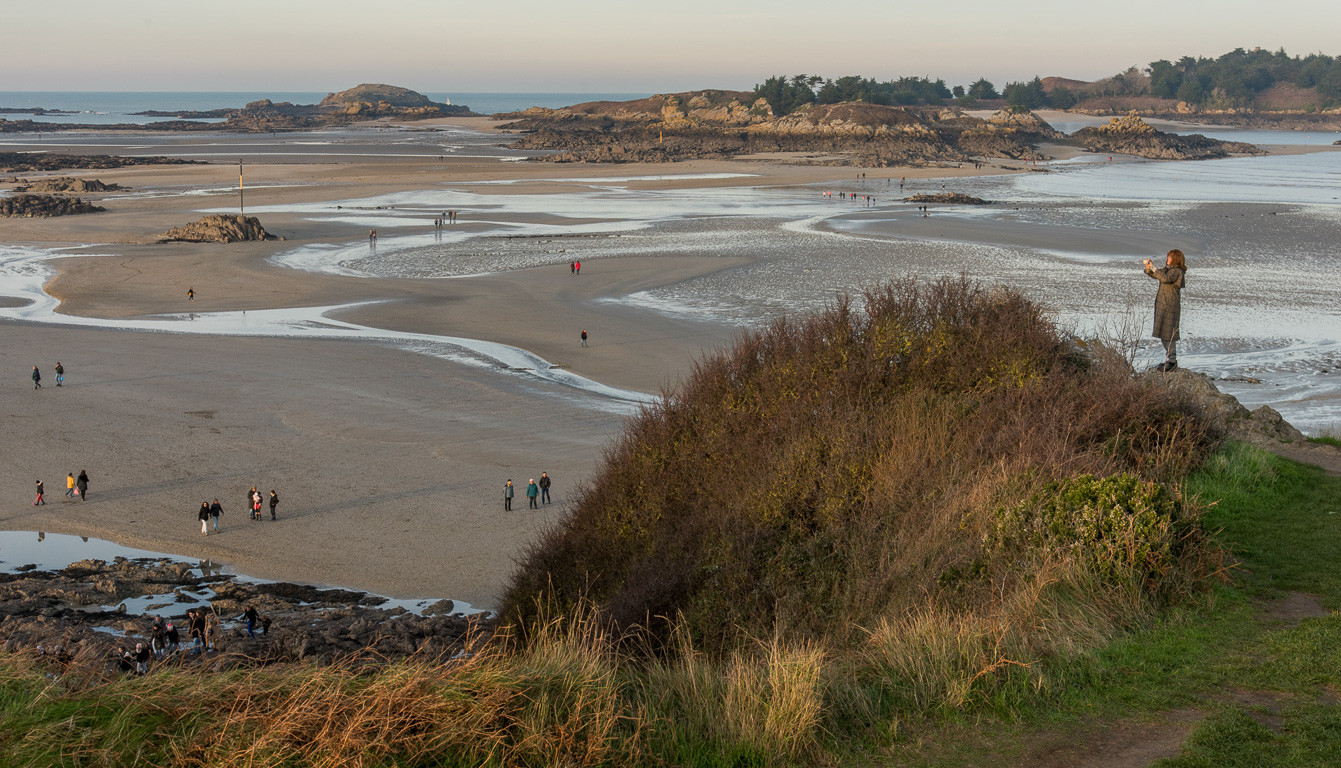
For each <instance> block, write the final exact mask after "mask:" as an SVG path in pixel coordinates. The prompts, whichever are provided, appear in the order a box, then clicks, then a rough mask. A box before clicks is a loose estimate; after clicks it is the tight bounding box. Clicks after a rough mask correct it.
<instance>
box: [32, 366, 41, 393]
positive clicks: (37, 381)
mask: <svg viewBox="0 0 1341 768" xmlns="http://www.w3.org/2000/svg"><path fill="white" fill-rule="evenodd" d="M41 388H42V372H41V371H39V370H37V366H35V365H34V366H33V389H41Z"/></svg>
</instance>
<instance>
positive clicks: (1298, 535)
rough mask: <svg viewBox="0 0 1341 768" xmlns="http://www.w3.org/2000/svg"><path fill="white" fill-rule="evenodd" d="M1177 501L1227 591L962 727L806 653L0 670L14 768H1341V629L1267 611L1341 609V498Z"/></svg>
mask: <svg viewBox="0 0 1341 768" xmlns="http://www.w3.org/2000/svg"><path fill="white" fill-rule="evenodd" d="M1186 491H1187V493H1189V494H1200V495H1201V496H1203V498H1205V499H1207V500H1212V499H1218V500H1219V501H1218V503H1217V504H1216V505H1215V506H1214V507H1213V510H1212V512H1211V515H1210V517H1209V518H1208V521H1207V522H1208V523H1209V524H1210V525H1211V526H1212V527H1213V528H1219V529H1221V532H1220V536H1221V537H1222V539H1223V540H1224V541H1225V542H1227V543H1229V544H1230V545H1232V546H1233V547H1234V549H1235V552H1236V553H1237V556H1238V557H1239V558H1240V563H1239V564H1238V567H1237V568H1235V570H1234V581H1233V583H1232V584H1227V585H1225V586H1223V587H1220V588H1217V589H1216V590H1215V591H1214V592H1213V593H1212V594H1210V595H1208V596H1207V597H1206V599H1205V601H1204V604H1203V605H1200V606H1193V607H1188V608H1184V609H1182V610H1179V611H1176V612H1175V613H1174V614H1172V615H1169V616H1167V617H1166V618H1164V619H1161V620H1159V621H1158V622H1155V623H1153V625H1152V626H1149V627H1148V628H1147V629H1145V630H1143V631H1139V632H1136V633H1132V634H1127V635H1125V636H1123V637H1122V638H1121V639H1119V640H1117V641H1114V642H1111V643H1108V644H1106V645H1104V646H1103V647H1102V648H1101V649H1100V650H1098V651H1092V652H1088V653H1077V654H1076V655H1075V656H1074V657H1073V658H1069V659H1068V658H1053V659H1050V660H1048V661H1047V662H1046V663H1044V664H1043V665H1042V668H1041V669H1034V670H1030V671H1029V673H1028V674H1025V673H1021V674H1019V675H1018V676H1015V677H1011V676H1009V675H1007V676H1006V677H1005V678H1003V679H1002V680H1001V681H1000V682H999V683H994V684H991V685H987V686H983V687H982V688H981V690H980V693H981V695H972V696H969V697H967V698H966V699H965V703H964V705H963V706H957V707H947V706H946V705H945V704H944V702H943V699H937V698H936V697H934V696H933V697H931V698H930V699H928V701H929V702H930V703H929V704H924V705H923V706H924V708H923V709H922V710H921V712H920V713H919V711H917V710H916V709H911V708H910V706H916V705H917V704H918V702H917V701H916V700H915V699H914V698H907V690H908V689H902V693H900V690H901V689H897V688H894V689H889V688H881V686H880V681H878V680H875V681H873V680H872V678H871V676H870V674H869V672H870V670H869V667H868V668H865V672H864V675H863V674H858V672H859V671H860V669H861V664H862V660H860V659H841V658H840V659H824V658H823V653H822V652H821V651H819V650H818V649H816V648H810V649H807V648H806V647H804V646H801V647H785V646H777V645H774V646H768V647H766V648H765V652H764V654H763V657H762V658H748V659H743V660H737V661H732V662H730V663H728V664H724V665H719V664H715V663H713V662H710V661H708V660H706V659H704V658H702V657H700V656H697V655H695V654H684V655H681V656H678V657H672V658H668V659H667V660H666V661H664V662H661V663H654V664H652V665H640V664H630V663H618V662H612V661H611V659H610V657H609V656H608V655H606V654H603V653H602V652H601V651H600V650H599V646H600V642H599V639H598V638H597V639H593V635H592V633H591V632H590V631H589V628H588V630H586V631H567V632H565V631H564V630H562V629H557V630H556V631H555V632H554V634H553V636H552V637H549V638H540V639H539V640H537V641H536V642H534V643H533V644H532V646H531V648H530V649H528V651H527V652H525V653H524V654H520V655H510V654H507V653H504V652H501V651H493V652H486V653H482V654H481V655H480V656H478V657H476V659H473V660H472V661H470V662H467V663H464V664H456V665H450V666H434V665H394V666H391V667H388V668H383V669H380V670H377V671H375V672H372V673H355V672H352V671H343V672H342V671H341V670H338V669H325V668H312V667H303V668H298V669H293V670H283V669H268V670H267V669H262V670H254V671H250V672H237V673H228V674H225V675H219V676H212V677H211V676H201V675H195V674H191V673H177V672H172V671H171V670H165V671H163V672H158V673H155V674H152V675H150V676H148V677H145V678H141V679H132V680H120V679H115V678H113V679H110V680H107V681H103V682H98V681H97V680H96V679H95V678H90V679H88V680H87V681H80V680H79V679H77V678H74V677H67V680H66V681H65V682H64V683H54V684H53V683H52V681H49V680H47V679H45V678H44V677H43V675H42V674H41V673H40V671H37V670H35V669H34V667H33V666H31V665H30V664H26V663H24V662H23V661H22V660H20V659H16V658H14V657H5V656H0V765H6V766H9V765H14V766H48V765H80V766H83V765H90V766H91V765H137V764H143V765H200V764H209V765H239V766H240V765H280V764H283V765H323V766H325V765H360V766H363V765H366V766H373V765H402V766H409V765H425V766H427V765H482V764H497V765H552V764H559V763H563V764H571V765H635V764H641V765H662V764H666V763H670V764H681V765H723V766H725V765H766V764H777V763H779V762H787V761H788V760H787V758H789V757H790V758H791V760H790V762H793V763H794V764H807V765H809V764H828V765H840V764H842V765H847V764H862V763H875V764H884V763H888V762H894V763H897V764H901V765H905V764H906V765H937V766H940V765H945V766H951V765H953V766H960V765H963V766H974V765H988V764H1001V765H1011V764H1025V763H1028V764H1040V763H1041V764H1052V765H1064V764H1072V763H1073V762H1075V761H1071V762H1067V761H1059V760H1057V759H1055V756H1053V759H1051V760H1049V759H1048V758H1049V756H1048V755H1047V754H1046V752H1047V750H1048V749H1050V748H1051V747H1050V745H1062V746H1063V747H1065V748H1069V749H1083V748H1084V747H1083V746H1078V745H1085V744H1090V743H1095V742H1096V741H1100V740H1102V738H1103V737H1104V736H1105V735H1111V734H1113V733H1117V734H1119V736H1121V737H1122V738H1125V739H1127V740H1129V741H1131V740H1141V739H1145V738H1147V737H1148V736H1149V731H1148V729H1150V728H1154V727H1155V726H1151V725H1149V724H1150V723H1154V722H1157V721H1159V720H1161V719H1165V718H1167V717H1168V715H1167V713H1169V712H1175V713H1178V714H1179V716H1180V717H1183V718H1185V719H1186V718H1200V720H1199V723H1198V724H1197V725H1196V726H1195V729H1193V731H1192V733H1191V736H1190V738H1187V739H1186V740H1185V741H1184V740H1183V734H1182V733H1181V732H1180V733H1179V734H1178V740H1177V741H1175V742H1174V743H1175V744H1176V743H1178V742H1183V743H1184V749H1183V751H1182V753H1181V754H1180V755H1179V756H1178V757H1177V758H1175V759H1173V760H1169V761H1167V762H1165V763H1164V764H1163V765H1165V766H1166V767H1167V766H1178V767H1179V768H1182V767H1183V766H1189V767H1190V766H1203V765H1204V766H1211V765H1215V766H1222V765H1227V766H1235V765H1245V766H1246V765H1281V766H1285V765H1290V766H1295V765H1304V766H1308V765H1319V766H1321V765H1335V764H1339V763H1341V707H1337V706H1336V704H1335V702H1336V696H1335V691H1336V688H1337V686H1338V684H1341V680H1339V679H1338V678H1341V671H1339V670H1341V651H1338V649H1341V617H1338V616H1337V615H1335V614H1333V615H1331V616H1328V617H1323V618H1316V619H1308V620H1305V621H1304V622H1302V623H1301V624H1299V625H1298V626H1285V625H1283V624H1281V623H1279V622H1277V621H1275V620H1274V619H1273V614H1272V613H1271V611H1270V609H1269V606H1271V605H1272V601H1274V600H1277V599H1278V598H1280V597H1281V596H1283V595H1288V594H1289V593H1292V592H1296V591H1302V592H1309V593H1313V594H1316V595H1319V596H1320V600H1321V603H1322V605H1324V606H1325V607H1327V608H1328V609H1332V610H1335V609H1336V608H1337V607H1341V573H1338V572H1337V569H1336V568H1335V567H1334V561H1335V556H1334V553H1336V552H1338V551H1341V514H1338V512H1339V511H1341V501H1338V499H1341V493H1339V492H1341V479H1338V478H1334V477H1327V476H1325V475H1323V474H1322V473H1321V472H1320V471H1318V470H1316V469H1314V468H1310V467H1305V466H1302V465H1298V464H1294V463H1291V462H1287V461H1285V460H1282V459H1277V458H1275V457H1273V456H1270V455H1268V454H1265V453H1262V452H1260V451H1257V450H1255V449H1250V448H1246V447H1242V446H1231V447H1230V448H1229V449H1227V450H1226V451H1222V452H1221V453H1220V454H1217V455H1216V456H1214V457H1212V459H1211V461H1210V462H1209V463H1208V465H1207V468H1206V469H1204V470H1202V471H1201V472H1199V473H1197V474H1196V475H1194V476H1193V477H1192V478H1190V479H1189V481H1188V482H1187V484H1186ZM927 650H928V655H929V656H930V654H931V649H930V648H928V649H927ZM845 669H846V670H848V671H849V672H850V673H852V674H850V676H849V677H848V678H847V679H844V678H842V677H841V676H835V673H841V672H842V671H843V670H845ZM818 675H826V676H830V677H831V679H830V680H829V681H828V684H827V685H826V686H817V685H816V684H815V678H816V676H818ZM889 690H892V691H894V695H895V696H896V698H895V700H894V701H893V703H891V702H890V701H889V700H885V701H881V700H880V697H881V695H882V694H881V692H882V691H889ZM971 692H972V691H971ZM899 695H902V696H905V698H902V699H899V698H897V697H898V696H899ZM798 734H799V735H800V736H799V737H798V736H797V735H798ZM891 744H892V746H891ZM1090 756H1091V757H1092V756H1093V755H1090Z"/></svg>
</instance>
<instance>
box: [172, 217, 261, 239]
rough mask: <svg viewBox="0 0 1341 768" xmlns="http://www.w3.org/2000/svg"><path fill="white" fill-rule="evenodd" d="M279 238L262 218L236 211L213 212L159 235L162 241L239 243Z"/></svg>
mask: <svg viewBox="0 0 1341 768" xmlns="http://www.w3.org/2000/svg"><path fill="white" fill-rule="evenodd" d="M277 239H279V238H277V237H275V236H274V235H272V234H270V233H269V232H266V231H265V228H264V227H262V226H261V220H260V219H258V218H256V217H255V216H242V215H240V214H235V213H224V214H211V215H209V216H206V217H205V218H203V219H201V220H200V221H193V222H191V223H190V224H187V225H185V226H181V227H174V228H173V229H170V230H168V231H167V232H164V233H163V234H161V235H159V236H158V242H160V243H173V242H181V243H237V242H242V241H249V240H277Z"/></svg>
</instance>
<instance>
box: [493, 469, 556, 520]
mask: <svg viewBox="0 0 1341 768" xmlns="http://www.w3.org/2000/svg"><path fill="white" fill-rule="evenodd" d="M552 484H553V481H551V480H550V478H549V473H548V472H541V473H540V480H539V481H538V482H537V481H536V479H535V478H534V477H533V478H531V479H530V480H529V481H527V483H526V500H527V502H528V506H529V507H530V508H531V509H540V505H541V504H548V503H549V489H550V486H551V485H552ZM516 495H517V489H516V487H515V486H513V485H512V478H510V477H509V478H508V481H507V482H506V483H504V484H503V511H504V512H511V511H512V499H513V497H514V496H516Z"/></svg>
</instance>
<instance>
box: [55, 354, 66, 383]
mask: <svg viewBox="0 0 1341 768" xmlns="http://www.w3.org/2000/svg"><path fill="white" fill-rule="evenodd" d="M63 381H65V366H63V365H61V361H59V360H57V361H56V386H58V387H59V386H60V385H61V382H63Z"/></svg>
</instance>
